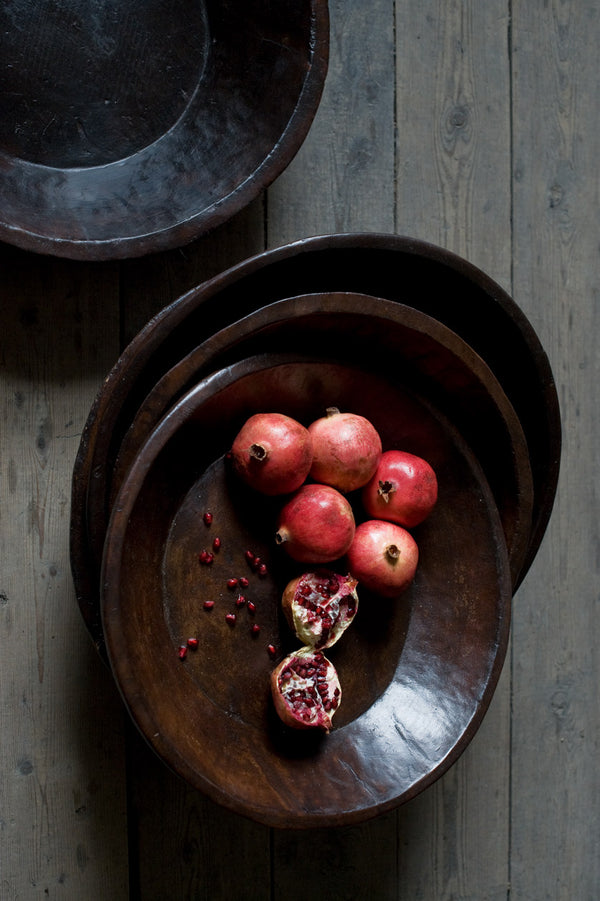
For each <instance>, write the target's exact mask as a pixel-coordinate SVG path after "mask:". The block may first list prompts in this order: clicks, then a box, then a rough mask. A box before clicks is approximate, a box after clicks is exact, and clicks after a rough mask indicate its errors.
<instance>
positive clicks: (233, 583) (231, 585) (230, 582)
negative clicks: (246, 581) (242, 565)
mask: <svg viewBox="0 0 600 901" xmlns="http://www.w3.org/2000/svg"><path fill="white" fill-rule="evenodd" d="M237 583H238V580H237V579H227V587H228V588H232V589H233V588H235V587H236V586H237Z"/></svg>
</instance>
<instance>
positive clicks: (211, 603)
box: [203, 601, 215, 610]
mask: <svg viewBox="0 0 600 901" xmlns="http://www.w3.org/2000/svg"><path fill="white" fill-rule="evenodd" d="M214 606H215V602H214V601H204V604H203V607H204V609H205V610H212V608H213V607H214Z"/></svg>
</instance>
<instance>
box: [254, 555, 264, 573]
mask: <svg viewBox="0 0 600 901" xmlns="http://www.w3.org/2000/svg"><path fill="white" fill-rule="evenodd" d="M262 565H263V562H262V560H261V558H260V557H255V558H254V560H253V561H252V569H253V570H257V569H260V567H261V566H262Z"/></svg>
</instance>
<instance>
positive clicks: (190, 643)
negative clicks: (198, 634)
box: [187, 638, 198, 651]
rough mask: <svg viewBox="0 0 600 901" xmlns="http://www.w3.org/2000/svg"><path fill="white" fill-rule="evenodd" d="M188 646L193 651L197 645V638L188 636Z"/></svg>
mask: <svg viewBox="0 0 600 901" xmlns="http://www.w3.org/2000/svg"><path fill="white" fill-rule="evenodd" d="M187 646H188V648H191V649H192V651H195V650H196V648H197V647H198V639H197V638H188V640H187Z"/></svg>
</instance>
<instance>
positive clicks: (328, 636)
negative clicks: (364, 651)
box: [282, 570, 358, 648]
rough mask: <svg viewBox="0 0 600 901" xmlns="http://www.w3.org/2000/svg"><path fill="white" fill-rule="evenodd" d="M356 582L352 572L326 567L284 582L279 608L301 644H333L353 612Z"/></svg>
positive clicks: (352, 615)
mask: <svg viewBox="0 0 600 901" xmlns="http://www.w3.org/2000/svg"><path fill="white" fill-rule="evenodd" d="M356 586H357V581H356V579H354V578H353V577H352V576H342V575H338V574H336V573H333V572H330V571H329V570H317V571H316V572H307V573H304V574H303V575H302V576H299V577H297V578H295V579H292V580H291V582H289V583H288V585H287V586H286V588H285V590H284V592H283V597H282V607H283V612H284V614H285V617H286V619H287V622H288V624H289V626H290V628H291V629H293V630H294V632H295V633H296V635H297V637H298V639H299V640H300V641H301V642H302V643H303V644H304V645H307V646H309V647H314V648H328V647H331V646H332V645H333V644H335V642H336V641H337V640H338V639H339V638H340V637H341V635H342V634H343V633H344V632H345V630H346V629H347V628H348V626H349V625H350V623H351V622H352V620H353V619H354V616H355V615H356V611H357V609H358V595H357V592H356Z"/></svg>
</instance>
